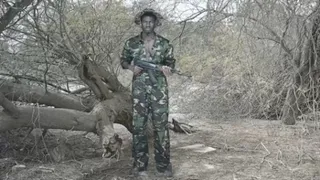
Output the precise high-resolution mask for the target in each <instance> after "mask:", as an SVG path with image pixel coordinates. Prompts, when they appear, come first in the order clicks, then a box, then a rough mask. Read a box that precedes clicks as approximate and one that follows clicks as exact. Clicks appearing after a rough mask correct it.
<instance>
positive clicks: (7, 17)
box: [0, 0, 33, 34]
mask: <svg viewBox="0 0 320 180" xmlns="http://www.w3.org/2000/svg"><path fill="white" fill-rule="evenodd" d="M32 2H33V0H21V1H17V2H16V3H15V4H14V5H13V6H12V7H10V8H9V10H8V11H7V12H6V13H5V14H4V15H3V16H2V17H1V18H0V34H1V33H2V32H3V31H4V30H5V29H6V27H7V26H8V25H9V23H10V22H11V21H12V20H13V19H14V17H15V16H16V15H17V14H18V13H20V12H21V11H22V10H23V9H24V8H26V7H27V6H29V5H30V4H31V3H32Z"/></svg>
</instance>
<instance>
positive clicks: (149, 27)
mask: <svg viewBox="0 0 320 180" xmlns="http://www.w3.org/2000/svg"><path fill="white" fill-rule="evenodd" d="M140 21H141V29H142V31H143V32H146V33H150V32H153V31H154V29H155V28H156V21H157V17H156V16H155V15H154V14H152V13H145V14H143V15H142V16H141V18H140Z"/></svg>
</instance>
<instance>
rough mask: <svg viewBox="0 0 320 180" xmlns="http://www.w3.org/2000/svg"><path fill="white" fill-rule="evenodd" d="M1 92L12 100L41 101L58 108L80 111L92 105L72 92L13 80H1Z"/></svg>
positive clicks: (89, 108)
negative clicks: (82, 100) (50, 90)
mask: <svg viewBox="0 0 320 180" xmlns="http://www.w3.org/2000/svg"><path fill="white" fill-rule="evenodd" d="M0 84H1V86H0V92H2V93H3V94H4V95H5V97H6V98H7V99H9V100H11V101H23V102H27V103H39V104H45V105H47V106H54V107H56V108H66V109H74V110H78V111H86V112H88V111H90V110H91V109H92V106H86V105H85V103H82V102H81V98H80V97H76V96H72V95H70V94H62V93H54V92H46V91H45V90H44V89H43V88H40V87H33V86H28V85H26V84H18V83H13V82H2V83H1V82H0Z"/></svg>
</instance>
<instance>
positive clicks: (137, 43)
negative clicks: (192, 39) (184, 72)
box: [120, 33, 176, 68]
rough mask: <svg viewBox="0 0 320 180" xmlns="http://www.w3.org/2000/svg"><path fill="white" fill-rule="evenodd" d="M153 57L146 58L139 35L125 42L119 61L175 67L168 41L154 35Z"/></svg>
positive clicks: (171, 47)
mask: <svg viewBox="0 0 320 180" xmlns="http://www.w3.org/2000/svg"><path fill="white" fill-rule="evenodd" d="M152 49H153V55H151V56H150V58H147V53H146V50H145V48H144V42H143V39H142V37H141V33H140V34H139V35H137V36H134V37H131V38H130V39H128V40H126V42H125V44H124V47H123V50H122V53H121V56H120V60H121V62H123V61H126V62H128V64H131V62H132V61H133V62H134V61H135V60H142V61H148V62H151V63H155V64H160V65H166V66H169V67H171V68H174V67H175V62H176V59H175V58H174V55H173V46H172V44H170V42H169V40H168V39H166V38H164V37H162V36H160V35H158V34H156V39H155V42H154V45H153V48H152Z"/></svg>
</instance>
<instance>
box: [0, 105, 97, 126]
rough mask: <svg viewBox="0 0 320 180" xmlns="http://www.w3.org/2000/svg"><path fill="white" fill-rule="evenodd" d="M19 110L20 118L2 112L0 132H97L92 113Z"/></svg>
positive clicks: (45, 109) (0, 114)
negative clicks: (36, 129)
mask: <svg viewBox="0 0 320 180" xmlns="http://www.w3.org/2000/svg"><path fill="white" fill-rule="evenodd" d="M18 110H19V112H20V116H19V117H18V118H13V117H12V116H11V115H8V114H7V113H5V112H0V132H5V131H7V130H11V129H16V128H21V127H33V128H44V129H65V130H75V131H88V132H96V130H95V127H96V123H97V120H96V118H95V116H94V115H92V114H90V113H86V112H81V111H76V110H71V109H56V108H47V107H37V106H24V107H19V108H18Z"/></svg>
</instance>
